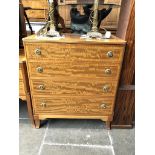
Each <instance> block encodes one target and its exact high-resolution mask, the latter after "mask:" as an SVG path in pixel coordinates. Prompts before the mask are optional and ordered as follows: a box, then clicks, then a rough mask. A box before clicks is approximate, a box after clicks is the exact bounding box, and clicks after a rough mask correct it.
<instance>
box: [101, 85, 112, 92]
mask: <svg viewBox="0 0 155 155" xmlns="http://www.w3.org/2000/svg"><path fill="white" fill-rule="evenodd" d="M109 89H110V87H109V86H108V85H104V86H103V92H104V93H107V92H108V91H109Z"/></svg>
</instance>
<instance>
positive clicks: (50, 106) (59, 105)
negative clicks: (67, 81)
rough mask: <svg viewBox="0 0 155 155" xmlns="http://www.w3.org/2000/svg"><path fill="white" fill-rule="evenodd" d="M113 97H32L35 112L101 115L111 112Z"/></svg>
mask: <svg viewBox="0 0 155 155" xmlns="http://www.w3.org/2000/svg"><path fill="white" fill-rule="evenodd" d="M113 104H114V97H108V98H95V97H94V98H89V97H87V98H82V97H74V98H73V97H57V98H48V97H47V98H46V97H45V98H39V97H38V98H33V108H34V113H35V114H50V115H84V116H101V115H109V114H111V113H112V107H113Z"/></svg>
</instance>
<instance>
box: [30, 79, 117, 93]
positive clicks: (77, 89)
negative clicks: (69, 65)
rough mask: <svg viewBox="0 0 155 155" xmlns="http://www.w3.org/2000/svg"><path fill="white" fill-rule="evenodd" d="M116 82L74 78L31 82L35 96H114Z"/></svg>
mask: <svg viewBox="0 0 155 155" xmlns="http://www.w3.org/2000/svg"><path fill="white" fill-rule="evenodd" d="M116 84H117V82H115V81H104V80H103V81H97V80H88V79H73V78H71V79H70V78H64V79H62V78H51V79H45V80H43V79H42V80H37V79H35V80H31V91H32V94H33V95H43V96H45V95H51V96H55V95H63V96H77V95H78V96H87V95H89V96H94V95H99V96H101V95H102V96H114V95H115V92H116Z"/></svg>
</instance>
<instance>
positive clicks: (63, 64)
mask: <svg viewBox="0 0 155 155" xmlns="http://www.w3.org/2000/svg"><path fill="white" fill-rule="evenodd" d="M90 64H91V65H90ZM40 68H41V69H42V72H39V69H40ZM107 71H110V72H109V73H107ZM119 71H120V67H119V65H116V64H115V65H111V64H110V63H109V64H105V63H104V61H99V62H98V63H97V62H95V61H74V62H69V61H51V62H42V63H40V62H35V63H34V62H29V72H30V77H31V79H34V78H36V77H38V76H39V77H42V78H50V77H60V76H63V77H68V76H70V77H79V78H80V77H81V78H96V80H97V78H102V79H103V80H106V79H111V80H117V79H118V77H119Z"/></svg>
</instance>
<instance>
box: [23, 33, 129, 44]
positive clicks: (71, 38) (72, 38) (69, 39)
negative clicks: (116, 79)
mask: <svg viewBox="0 0 155 155" xmlns="http://www.w3.org/2000/svg"><path fill="white" fill-rule="evenodd" d="M23 42H24V43H32V42H36V43H44V42H45V43H68V44H105V45H106V44H115V45H124V44H125V43H126V41H124V40H122V39H120V38H118V37H116V36H113V35H112V36H111V38H110V39H83V38H80V35H75V34H65V37H64V38H47V37H45V38H43V37H42V38H39V37H37V36H36V35H31V36H28V37H26V38H24V39H23Z"/></svg>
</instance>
